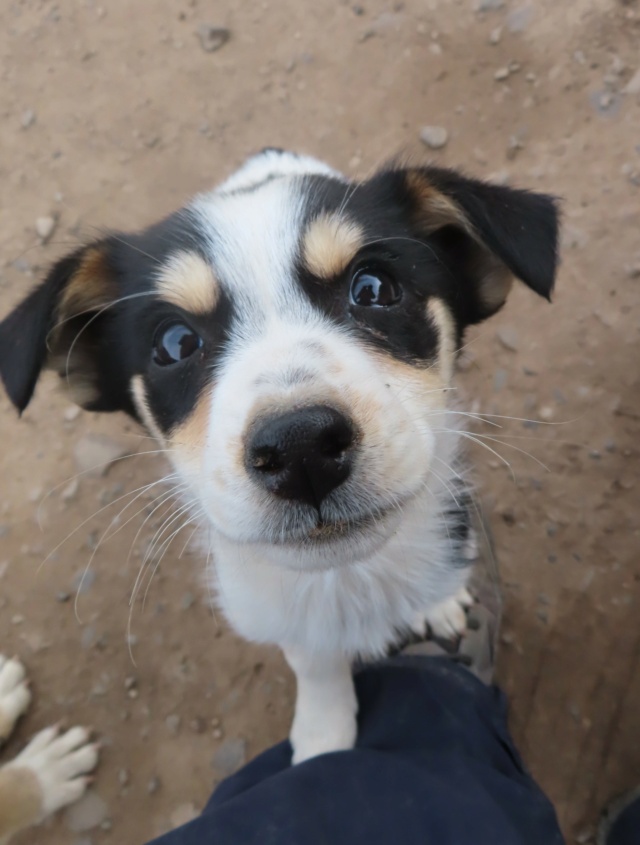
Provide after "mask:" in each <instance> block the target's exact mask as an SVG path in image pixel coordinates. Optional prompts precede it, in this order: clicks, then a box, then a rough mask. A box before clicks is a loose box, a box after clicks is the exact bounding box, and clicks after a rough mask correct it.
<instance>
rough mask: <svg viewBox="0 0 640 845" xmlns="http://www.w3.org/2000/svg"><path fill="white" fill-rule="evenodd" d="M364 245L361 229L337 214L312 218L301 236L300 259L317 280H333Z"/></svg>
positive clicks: (325, 214)
mask: <svg viewBox="0 0 640 845" xmlns="http://www.w3.org/2000/svg"><path fill="white" fill-rule="evenodd" d="M363 245H364V233H363V231H362V228H361V227H360V226H359V225H358V224H357V223H354V222H353V221H351V220H348V219H347V218H345V217H342V216H339V215H336V214H327V213H324V214H321V215H320V216H319V217H316V219H315V220H312V221H311V223H310V224H309V226H308V228H307V230H306V232H305V233H304V236H303V238H302V260H303V262H304V265H305V267H306V268H307V270H309V271H310V272H311V273H313V275H314V276H317V277H318V278H319V279H332V278H334V277H335V276H337V275H338V274H339V273H342V271H343V270H345V269H346V267H347V266H348V265H349V264H350V262H351V261H352V260H353V258H354V257H355V255H356V253H357V252H358V250H359V249H361V248H362V246H363Z"/></svg>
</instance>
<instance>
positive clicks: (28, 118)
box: [20, 109, 36, 129]
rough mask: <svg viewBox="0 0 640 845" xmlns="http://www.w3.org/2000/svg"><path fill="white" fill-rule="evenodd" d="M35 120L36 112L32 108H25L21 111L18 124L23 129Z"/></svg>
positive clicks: (31, 124)
mask: <svg viewBox="0 0 640 845" xmlns="http://www.w3.org/2000/svg"><path fill="white" fill-rule="evenodd" d="M35 122H36V113H35V112H34V110H33V109H26V110H25V111H23V112H22V117H21V118H20V125H21V126H22V128H23V129H28V128H29V127H30V126H33V124H34V123H35Z"/></svg>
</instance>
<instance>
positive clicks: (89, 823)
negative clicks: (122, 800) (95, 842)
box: [65, 790, 109, 833]
mask: <svg viewBox="0 0 640 845" xmlns="http://www.w3.org/2000/svg"><path fill="white" fill-rule="evenodd" d="M108 815H109V807H108V805H107V802H106V801H105V800H104V799H103V798H101V797H100V796H99V795H98V793H97V792H93V791H92V790H90V791H89V792H87V793H86V794H85V795H84V797H83V798H81V799H80V800H79V801H77V802H76V803H75V804H72V805H71V807H69V809H68V810H67V812H66V813H65V824H66V826H67V828H68V829H69V830H71V831H72V832H73V833H85V832H86V831H88V830H95V828H97V827H100V825H101V824H102V823H103V822H104V821H105V820H106V818H107V817H108Z"/></svg>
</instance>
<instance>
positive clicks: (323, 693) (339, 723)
mask: <svg viewBox="0 0 640 845" xmlns="http://www.w3.org/2000/svg"><path fill="white" fill-rule="evenodd" d="M284 655H285V657H286V658H287V662H288V664H289V666H291V668H292V669H293V671H294V673H295V676H296V682H297V685H298V695H297V698H296V710H295V715H294V717H293V725H292V727H291V734H290V739H291V744H292V746H293V761H292V762H293V763H294V764H296V763H302V762H303V761H304V760H308V759H309V758H311V757H316V756H317V755H318V754H327V753H328V752H329V751H343V750H345V749H348V748H353V746H354V744H355V741H356V733H357V726H356V713H357V711H358V702H357V700H356V693H355V689H354V686H353V678H352V676H351V663H350V661H349V660H348V659H347V658H346V657H345V656H344V655H342V654H338V655H331V656H326V655H323V656H321V657H319V656H317V655H314V656H311V655H309V654H307V653H305V652H304V651H302V650H300V649H298V648H285V649H284Z"/></svg>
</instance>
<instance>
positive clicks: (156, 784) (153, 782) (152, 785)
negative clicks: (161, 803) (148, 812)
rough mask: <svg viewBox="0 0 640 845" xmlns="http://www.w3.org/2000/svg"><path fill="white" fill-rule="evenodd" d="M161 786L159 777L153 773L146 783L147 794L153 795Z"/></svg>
mask: <svg viewBox="0 0 640 845" xmlns="http://www.w3.org/2000/svg"><path fill="white" fill-rule="evenodd" d="M161 786H162V782H161V780H160V778H159V777H158V776H157V775H154V776H153V777H152V778H151V779H150V780H149V782H148V783H147V793H148V794H149V795H155V794H156V792H157V791H158V790H159V789H160V787H161Z"/></svg>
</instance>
